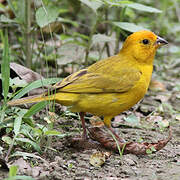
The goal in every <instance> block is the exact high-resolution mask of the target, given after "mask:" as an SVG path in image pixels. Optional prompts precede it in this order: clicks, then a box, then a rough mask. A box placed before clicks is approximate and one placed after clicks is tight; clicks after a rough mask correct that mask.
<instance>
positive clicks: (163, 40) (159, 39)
mask: <svg viewBox="0 0 180 180" xmlns="http://www.w3.org/2000/svg"><path fill="white" fill-rule="evenodd" d="M155 44H156V45H157V46H158V47H159V46H163V45H166V44H168V42H167V41H166V40H165V39H163V38H161V37H159V36H158V37H157V40H156V43H155Z"/></svg>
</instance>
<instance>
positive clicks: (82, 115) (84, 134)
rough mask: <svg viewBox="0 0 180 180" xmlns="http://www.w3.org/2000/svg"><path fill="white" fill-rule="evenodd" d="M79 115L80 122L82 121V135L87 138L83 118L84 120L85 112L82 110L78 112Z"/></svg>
mask: <svg viewBox="0 0 180 180" xmlns="http://www.w3.org/2000/svg"><path fill="white" fill-rule="evenodd" d="M79 115H80V119H81V123H82V128H83V134H82V137H83V139H88V137H87V131H86V126H85V120H84V115H85V113H84V112H80V113H79Z"/></svg>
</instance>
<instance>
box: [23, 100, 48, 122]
mask: <svg viewBox="0 0 180 180" xmlns="http://www.w3.org/2000/svg"><path fill="white" fill-rule="evenodd" d="M48 104H49V101H42V102H39V103H37V104H35V105H33V106H32V107H31V108H30V109H29V110H28V111H27V113H26V114H24V117H23V118H29V117H30V116H32V115H34V114H36V113H37V112H39V111H40V110H41V109H43V108H45V107H46V105H48Z"/></svg>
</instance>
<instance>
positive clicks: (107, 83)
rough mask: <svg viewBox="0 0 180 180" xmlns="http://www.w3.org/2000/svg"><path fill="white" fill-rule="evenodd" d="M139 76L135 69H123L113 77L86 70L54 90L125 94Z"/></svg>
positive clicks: (67, 79)
mask: <svg viewBox="0 0 180 180" xmlns="http://www.w3.org/2000/svg"><path fill="white" fill-rule="evenodd" d="M141 75H142V73H141V71H140V70H138V69H136V68H123V71H120V72H117V75H114V76H112V74H111V73H108V74H107V73H105V72H104V73H98V72H88V69H83V70H81V71H78V72H76V73H74V74H72V75H70V76H68V77H67V78H65V79H64V80H63V81H62V82H60V83H57V84H56V85H55V86H54V88H55V89H56V92H70V93H114V92H126V91H128V90H129V89H131V88H132V87H133V86H135V84H136V82H138V81H139V80H140V78H141Z"/></svg>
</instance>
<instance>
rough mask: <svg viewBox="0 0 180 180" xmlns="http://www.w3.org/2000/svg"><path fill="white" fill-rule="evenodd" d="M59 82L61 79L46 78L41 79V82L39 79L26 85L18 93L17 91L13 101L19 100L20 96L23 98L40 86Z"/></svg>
mask: <svg viewBox="0 0 180 180" xmlns="http://www.w3.org/2000/svg"><path fill="white" fill-rule="evenodd" d="M60 80H61V78H47V79H42V80H41V79H40V80H36V81H34V82H32V83H30V84H28V85H27V86H26V87H24V88H22V89H21V90H20V91H18V93H17V95H15V96H14V98H13V99H19V98H21V97H22V96H24V95H25V94H26V93H28V92H29V91H31V90H32V89H35V88H39V87H42V86H47V85H49V84H54V83H56V82H58V81H60Z"/></svg>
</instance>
